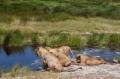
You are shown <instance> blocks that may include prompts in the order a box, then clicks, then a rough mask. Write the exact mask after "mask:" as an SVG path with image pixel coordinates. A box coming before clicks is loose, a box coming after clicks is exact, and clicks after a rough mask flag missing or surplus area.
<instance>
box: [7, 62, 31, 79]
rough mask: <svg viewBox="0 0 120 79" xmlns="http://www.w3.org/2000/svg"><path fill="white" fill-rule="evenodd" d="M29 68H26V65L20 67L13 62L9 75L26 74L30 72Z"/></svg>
mask: <svg viewBox="0 0 120 79" xmlns="http://www.w3.org/2000/svg"><path fill="white" fill-rule="evenodd" d="M30 72H31V71H30V69H28V67H26V66H24V67H20V66H19V64H15V65H14V66H13V67H12V68H11V70H10V72H9V74H10V76H11V77H15V76H19V75H20V76H25V75H28V74H29V73H30Z"/></svg>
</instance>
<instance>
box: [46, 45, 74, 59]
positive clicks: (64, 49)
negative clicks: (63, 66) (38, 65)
mask: <svg viewBox="0 0 120 79" xmlns="http://www.w3.org/2000/svg"><path fill="white" fill-rule="evenodd" d="M45 49H47V50H49V49H51V47H47V46H46V47H45ZM54 49H55V50H56V49H58V50H59V52H60V53H63V54H64V55H66V56H68V57H69V58H70V56H69V53H71V54H72V56H73V58H75V56H74V54H73V53H72V51H71V48H70V47H69V46H61V47H59V48H54Z"/></svg>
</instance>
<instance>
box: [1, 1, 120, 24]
mask: <svg viewBox="0 0 120 79" xmlns="http://www.w3.org/2000/svg"><path fill="white" fill-rule="evenodd" d="M119 5H120V3H118V2H116V1H114V0H99V1H98V0H80V1H79V0H75V1H73V0H62V1H61V0H52V1H51V0H42V1H40V0H17V1H15V0H9V1H8V0H3V1H1V2H0V12H1V13H0V22H1V23H7V24H10V23H11V22H13V21H14V20H15V18H18V19H20V21H21V23H23V25H25V24H26V23H27V22H28V21H31V20H34V21H38V22H41V21H49V22H56V21H57V22H58V21H65V20H69V19H74V17H78V16H82V17H85V18H89V17H104V18H109V19H120V7H119ZM28 7H29V8H28Z"/></svg>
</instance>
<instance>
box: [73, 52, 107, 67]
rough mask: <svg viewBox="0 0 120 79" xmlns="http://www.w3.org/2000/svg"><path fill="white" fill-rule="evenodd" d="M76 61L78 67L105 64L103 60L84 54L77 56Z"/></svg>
mask: <svg viewBox="0 0 120 79" xmlns="http://www.w3.org/2000/svg"><path fill="white" fill-rule="evenodd" d="M75 58H76V60H77V62H78V63H80V64H79V65H99V64H106V63H107V62H106V61H105V60H103V59H102V58H100V57H92V58H90V57H88V56H87V55H84V54H78V55H76V57H75Z"/></svg>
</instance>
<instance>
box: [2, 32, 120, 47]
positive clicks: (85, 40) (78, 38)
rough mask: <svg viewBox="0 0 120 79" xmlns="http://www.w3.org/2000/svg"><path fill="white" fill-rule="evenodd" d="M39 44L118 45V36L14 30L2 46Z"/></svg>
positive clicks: (119, 39) (119, 41)
mask: <svg viewBox="0 0 120 79" xmlns="http://www.w3.org/2000/svg"><path fill="white" fill-rule="evenodd" d="M33 44H41V45H44V46H46V45H47V46H52V47H57V46H63V45H69V46H87V45H88V46H109V45H116V46H119V45H120V34H114V33H113V34H110V33H100V34H99V33H93V34H91V35H70V34H66V33H62V32H61V31H50V32H47V33H45V34H41V33H26V32H25V33H21V32H20V31H19V30H15V31H13V32H10V33H8V34H6V36H5V37H4V41H3V45H4V46H23V45H33Z"/></svg>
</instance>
